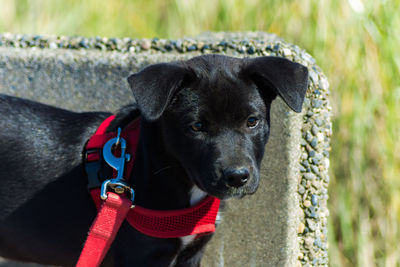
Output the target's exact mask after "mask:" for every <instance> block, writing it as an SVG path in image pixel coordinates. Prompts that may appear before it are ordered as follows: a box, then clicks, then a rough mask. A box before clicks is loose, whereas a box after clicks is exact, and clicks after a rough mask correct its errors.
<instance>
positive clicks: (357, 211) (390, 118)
mask: <svg viewBox="0 0 400 267" xmlns="http://www.w3.org/2000/svg"><path fill="white" fill-rule="evenodd" d="M253 30H254V31H255V30H257V31H267V32H272V33H275V34H277V35H279V36H281V37H283V38H284V39H285V40H286V41H287V42H290V43H294V44H296V45H298V46H300V47H301V48H304V49H306V50H307V51H308V52H309V53H310V54H311V55H313V56H314V58H316V60H317V64H318V65H319V66H321V67H322V69H323V70H324V72H325V74H326V75H327V76H328V78H329V80H330V84H331V91H332V98H331V102H332V106H333V113H334V114H333V116H334V117H333V132H334V135H333V138H332V152H331V183H330V192H329V194H330V200H329V206H330V228H329V245H330V250H329V252H330V263H331V264H330V265H331V266H400V244H399V243H400V107H399V105H400V53H399V50H400V1H398V0H397V1H395V0H392V1H391V0H337V1H327V0H281V1H273V0H235V1H234V0H232V1H229V0H218V1H217V0H209V1H208V0H202V1H196V0H155V1H150V0H108V1H101V0H85V1H80V0H0V32H12V33H27V34H42V35H48V34H50V35H81V36H87V37H93V36H106V37H134V38H142V37H146V38H152V37H161V38H172V39H177V38H181V37H183V36H194V35H197V34H199V33H201V32H204V31H253Z"/></svg>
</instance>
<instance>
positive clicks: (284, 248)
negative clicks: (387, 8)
mask: <svg viewBox="0 0 400 267" xmlns="http://www.w3.org/2000/svg"><path fill="white" fill-rule="evenodd" d="M204 53H219V54H225V55H230V56H236V57H245V56H262V55H273V56H282V57H286V58H288V59H290V60H293V61H296V62H299V63H301V64H303V65H305V66H307V67H308V68H309V71H310V79H309V81H310V82H309V90H308V92H307V99H306V101H305V103H304V106H303V112H302V113H301V114H295V113H294V112H292V111H289V108H287V107H286V105H285V104H284V103H283V101H281V100H280V99H278V100H276V101H275V102H274V104H273V107H272V110H271V136H270V140H269V143H268V144H267V147H266V156H265V158H264V161H263V165H262V177H261V184H260V188H259V189H258V191H257V193H256V194H255V195H252V196H249V197H246V198H244V199H242V200H240V201H238V200H233V201H230V202H229V203H228V207H227V209H226V211H224V215H223V222H222V224H221V225H220V226H219V227H218V229H217V233H216V235H215V237H214V238H213V240H212V242H211V244H210V245H209V246H208V247H207V251H206V255H205V257H204V259H203V263H202V266H309V265H327V264H328V256H327V254H328V253H327V249H328V248H327V217H328V215H329V212H328V209H327V198H328V193H327V186H328V182H329V176H328V168H329V141H330V135H331V122H330V106H329V102H328V95H329V88H328V82H327V79H326V77H325V76H324V75H323V74H322V72H321V70H320V68H319V67H318V66H317V65H316V63H315V61H314V59H313V58H312V57H311V56H310V55H309V54H307V53H306V52H305V51H304V50H302V49H300V48H299V47H297V46H294V45H291V44H287V43H285V42H284V41H282V40H281V39H279V38H278V37H276V36H275V35H271V34H266V33H262V32H256V33H254V32H253V33H213V34H211V33H206V34H202V35H200V36H197V37H194V38H184V39H180V40H163V39H157V38H155V39H152V40H148V39H140V40H138V39H128V38H125V39H115V38H110V39H108V38H98V37H97V38H89V39H85V38H81V37H72V38H71V37H41V36H24V35H12V34H0V93H6V94H10V95H15V96H20V97H24V98H29V99H34V100H37V101H40V102H44V103H47V104H52V105H56V106H59V107H63V108H67V109H72V110H77V111H89V110H108V111H116V110H117V109H118V108H119V107H121V106H123V105H125V104H127V103H129V102H132V101H134V99H133V97H132V96H131V93H130V90H129V89H128V83H127V81H126V78H127V76H128V75H129V74H130V73H132V72H134V71H137V70H138V69H139V68H141V67H143V66H145V65H148V64H151V63H155V62H164V61H172V60H178V59H184V58H185V59H186V58H190V57H193V56H197V55H200V54H204ZM0 212H1V211H0ZM9 264H10V263H6V262H3V263H1V262H0V266H11V265H9ZM16 266H22V265H16Z"/></svg>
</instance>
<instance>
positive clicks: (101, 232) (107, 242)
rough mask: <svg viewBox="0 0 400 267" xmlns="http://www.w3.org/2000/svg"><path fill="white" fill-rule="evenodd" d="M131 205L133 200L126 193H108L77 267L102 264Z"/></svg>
mask: <svg viewBox="0 0 400 267" xmlns="http://www.w3.org/2000/svg"><path fill="white" fill-rule="evenodd" d="M131 205H132V202H131V201H130V200H129V199H128V198H127V197H126V196H125V194H122V195H119V194H115V193H112V192H109V193H108V197H107V200H106V201H104V204H103V205H102V206H101V209H100V211H99V213H98V214H97V217H96V219H95V220H94V222H93V224H92V227H91V228H90V231H89V235H88V238H87V239H86V243H85V246H84V248H83V250H82V253H81V256H80V257H79V260H78V263H77V264H76V266H77V267H92V266H93V267H95V266H99V265H100V264H101V262H102V261H103V259H104V257H105V256H106V254H107V251H108V249H109V248H110V246H111V244H112V242H113V241H114V239H115V236H116V235H117V233H118V230H119V228H120V226H121V224H122V222H123V221H124V220H125V217H126V215H127V214H128V211H129V209H130V207H131Z"/></svg>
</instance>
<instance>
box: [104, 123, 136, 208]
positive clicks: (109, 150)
mask: <svg viewBox="0 0 400 267" xmlns="http://www.w3.org/2000/svg"><path fill="white" fill-rule="evenodd" d="M120 135H121V128H118V135H117V137H114V138H112V139H110V140H108V141H107V143H106V144H105V145H104V147H103V158H104V160H105V161H106V162H107V164H108V165H110V166H111V167H112V168H113V169H115V170H116V171H117V177H115V178H113V179H109V180H106V181H104V182H103V184H102V185H101V194H100V197H101V199H103V200H105V199H107V191H108V189H109V188H110V189H112V190H113V191H114V192H115V193H117V194H123V193H129V194H130V199H131V201H132V203H133V200H134V198H135V192H134V191H133V189H132V188H131V187H130V186H129V185H128V183H127V182H126V181H125V179H124V176H123V175H124V167H125V161H129V160H130V157H131V156H130V155H129V154H125V152H126V141H125V139H124V138H122V137H121V136H120ZM115 146H120V148H121V157H116V156H114V154H113V149H114V147H115Z"/></svg>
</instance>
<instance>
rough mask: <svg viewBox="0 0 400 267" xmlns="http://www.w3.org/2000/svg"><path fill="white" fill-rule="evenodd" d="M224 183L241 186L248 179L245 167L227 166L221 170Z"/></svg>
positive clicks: (247, 171)
mask: <svg viewBox="0 0 400 267" xmlns="http://www.w3.org/2000/svg"><path fill="white" fill-rule="evenodd" d="M223 174H224V178H225V181H226V183H227V184H228V185H229V186H232V187H241V186H243V185H245V184H246V183H247V181H248V180H249V175H250V174H249V170H248V169H247V168H227V169H225V170H224V171H223Z"/></svg>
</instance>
